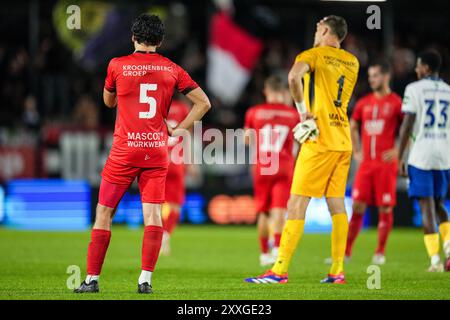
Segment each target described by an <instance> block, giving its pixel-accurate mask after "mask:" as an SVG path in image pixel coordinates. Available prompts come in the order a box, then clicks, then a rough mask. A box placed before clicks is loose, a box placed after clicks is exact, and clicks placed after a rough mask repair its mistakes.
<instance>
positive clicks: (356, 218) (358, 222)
mask: <svg viewBox="0 0 450 320" xmlns="http://www.w3.org/2000/svg"><path fill="white" fill-rule="evenodd" d="M363 221H364V214H361V213H359V212H353V215H352V219H351V220H350V224H349V226H348V236H347V247H346V249H345V256H347V257H350V256H351V255H352V248H353V243H354V242H355V239H356V237H357V236H358V234H359V231H360V230H361V228H362V225H363Z"/></svg>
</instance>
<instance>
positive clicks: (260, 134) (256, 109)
mask: <svg viewBox="0 0 450 320" xmlns="http://www.w3.org/2000/svg"><path fill="white" fill-rule="evenodd" d="M286 91H287V87H286V86H285V85H284V83H283V81H282V80H281V78H279V77H277V76H271V77H269V78H268V79H267V80H266V81H265V83H264V95H265V98H266V103H264V104H260V105H256V106H253V107H251V108H249V109H248V110H247V112H246V114H245V129H246V137H247V138H248V139H247V142H249V141H250V139H249V138H250V137H251V136H252V134H251V130H253V134H254V137H255V138H256V139H255V140H256V165H255V166H254V167H253V189H254V197H255V202H256V210H257V212H258V234H259V242H260V248H261V255H260V264H261V265H262V266H265V265H270V264H273V263H274V262H275V260H276V258H277V255H278V248H279V246H280V238H281V232H282V230H283V226H284V221H285V214H286V207H287V201H288V199H289V195H290V188H291V181H292V174H293V171H294V165H295V159H294V155H293V146H294V136H293V134H292V129H293V128H294V127H295V126H296V125H297V123H298V122H299V121H300V118H299V115H298V112H297V111H296V109H295V108H293V107H291V106H288V105H286V104H285V102H286ZM269 168H270V169H269ZM270 220H272V226H273V237H274V241H273V248H272V251H271V252H269V221H270Z"/></svg>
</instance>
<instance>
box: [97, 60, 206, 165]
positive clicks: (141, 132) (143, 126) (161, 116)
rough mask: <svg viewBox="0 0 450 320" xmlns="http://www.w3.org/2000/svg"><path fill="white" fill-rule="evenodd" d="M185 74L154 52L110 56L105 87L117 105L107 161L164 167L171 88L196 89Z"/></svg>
mask: <svg viewBox="0 0 450 320" xmlns="http://www.w3.org/2000/svg"><path fill="white" fill-rule="evenodd" d="M197 87H198V85H197V83H196V82H195V81H194V80H192V79H191V77H190V76H189V74H188V73H187V72H186V71H185V70H183V69H182V68H181V67H180V66H178V65H177V64H175V63H174V62H172V61H171V60H169V59H167V58H165V57H163V56H161V55H160V54H158V53H155V52H141V51H136V52H135V53H133V54H130V55H128V56H124V57H119V58H114V59H112V60H111V62H110V63H109V66H108V73H107V76H106V80H105V89H106V90H107V91H109V92H116V93H117V99H118V105H117V117H116V124H115V128H114V139H113V145H112V148H111V152H110V154H109V158H110V160H112V161H114V162H117V163H121V164H125V165H129V166H133V167H143V168H151V167H167V166H168V164H169V158H168V150H167V137H168V134H167V126H166V123H165V121H164V120H165V119H166V118H167V114H168V112H169V107H170V104H171V102H172V97H173V94H174V91H175V90H178V91H179V92H181V93H183V94H187V93H189V92H190V91H191V90H193V89H195V88H197Z"/></svg>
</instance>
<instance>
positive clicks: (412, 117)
mask: <svg viewBox="0 0 450 320" xmlns="http://www.w3.org/2000/svg"><path fill="white" fill-rule="evenodd" d="M415 121H416V114H415V113H405V118H404V119H403V122H402V126H401V127H400V138H399V147H398V158H399V166H398V168H399V171H400V175H402V176H406V175H407V173H406V168H405V165H404V161H403V157H404V155H405V151H406V148H407V146H408V142H409V137H410V136H411V133H412V131H413V127H414V123H415Z"/></svg>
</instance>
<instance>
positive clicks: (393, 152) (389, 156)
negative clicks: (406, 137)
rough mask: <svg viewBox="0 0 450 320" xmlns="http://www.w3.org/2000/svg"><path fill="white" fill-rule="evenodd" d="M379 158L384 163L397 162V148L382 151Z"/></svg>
mask: <svg viewBox="0 0 450 320" xmlns="http://www.w3.org/2000/svg"><path fill="white" fill-rule="evenodd" d="M381 158H382V159H383V161H384V162H392V161H394V160H397V159H398V150H397V148H392V149H389V150H386V151H384V152H383V153H382V154H381Z"/></svg>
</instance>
